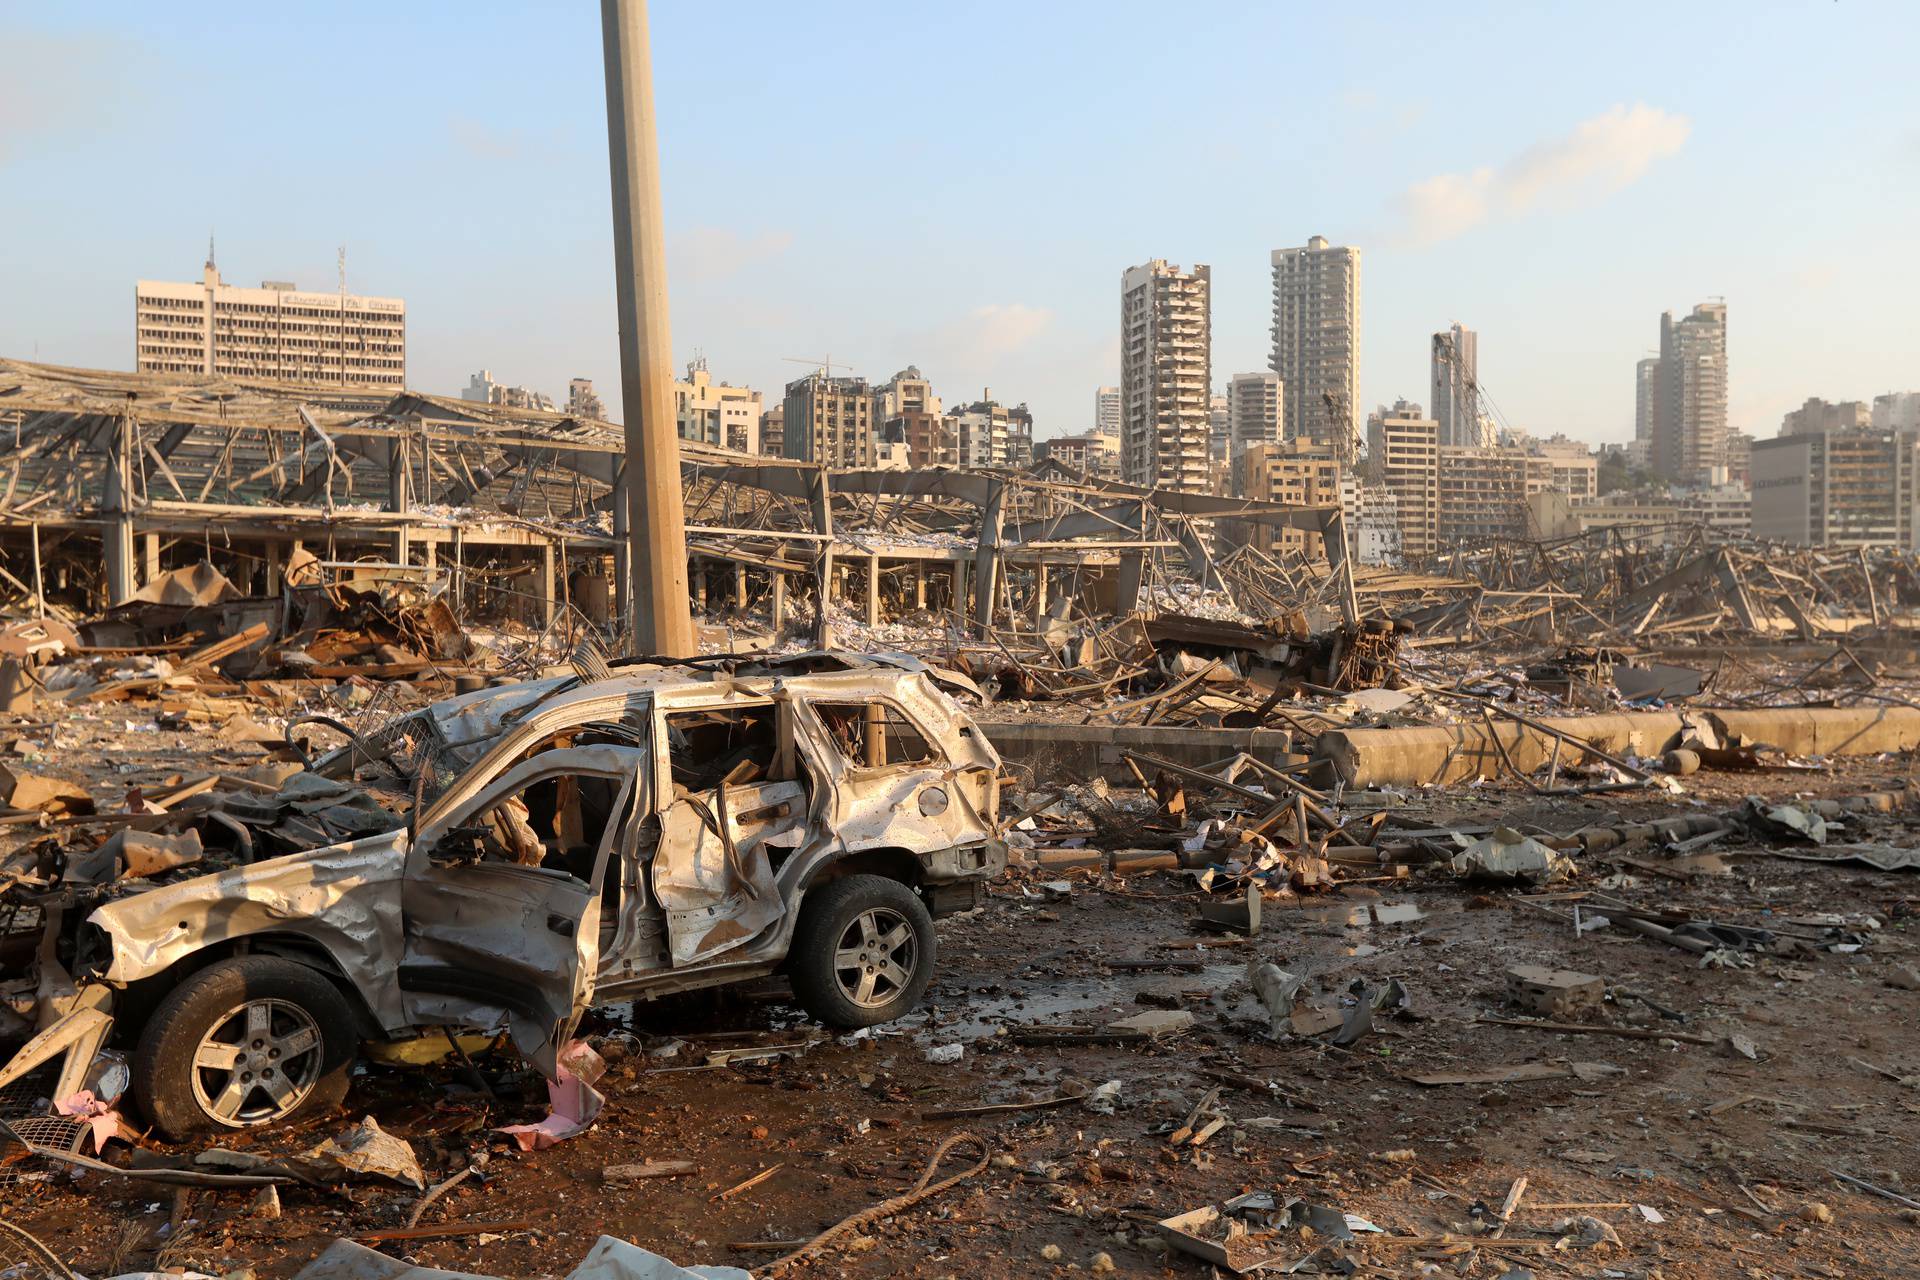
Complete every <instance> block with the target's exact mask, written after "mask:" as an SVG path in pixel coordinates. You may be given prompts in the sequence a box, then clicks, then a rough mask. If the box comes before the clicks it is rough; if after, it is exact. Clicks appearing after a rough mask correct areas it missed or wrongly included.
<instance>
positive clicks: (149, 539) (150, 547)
mask: <svg viewBox="0 0 1920 1280" xmlns="http://www.w3.org/2000/svg"><path fill="white" fill-rule="evenodd" d="M159 576H160V535H159V534H157V533H143V534H141V535H140V581H142V582H144V583H149V584H150V583H152V582H153V580H154V579H155V578H157V577H159Z"/></svg>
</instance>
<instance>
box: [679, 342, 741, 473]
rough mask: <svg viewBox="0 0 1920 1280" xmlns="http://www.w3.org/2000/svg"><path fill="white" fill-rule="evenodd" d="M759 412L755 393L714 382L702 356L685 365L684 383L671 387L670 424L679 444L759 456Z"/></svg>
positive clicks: (724, 383) (725, 383) (729, 384)
mask: <svg viewBox="0 0 1920 1280" xmlns="http://www.w3.org/2000/svg"><path fill="white" fill-rule="evenodd" d="M761 408H762V406H761V403H760V393H759V392H758V391H755V390H753V389H751V388H749V387H736V386H734V385H733V384H731V383H727V382H715V381H714V380H713V375H712V374H711V373H709V372H708V371H707V360H706V357H705V356H702V357H700V358H699V359H697V360H694V361H692V362H691V363H690V364H688V365H687V376H686V380H685V381H683V382H676V383H674V384H673V423H674V429H675V430H677V431H678V432H679V433H680V438H681V439H682V440H698V441H700V442H701V443H702V444H713V445H719V446H720V447H721V448H722V449H733V450H736V451H737V452H740V453H758V452H760V417H761Z"/></svg>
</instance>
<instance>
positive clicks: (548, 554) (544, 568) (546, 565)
mask: <svg viewBox="0 0 1920 1280" xmlns="http://www.w3.org/2000/svg"><path fill="white" fill-rule="evenodd" d="M553 615H554V585H553V544H552V543H551V542H549V543H545V544H544V545H542V546H541V548H540V625H541V626H552V625H553Z"/></svg>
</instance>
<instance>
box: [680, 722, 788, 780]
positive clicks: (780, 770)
mask: <svg viewBox="0 0 1920 1280" xmlns="http://www.w3.org/2000/svg"><path fill="white" fill-rule="evenodd" d="M779 715H780V709H779V708H778V707H777V706H775V705H774V704H771V703H761V704H758V705H754V706H745V707H713V708H710V709H707V710H703V711H681V712H675V713H672V714H670V715H668V716H667V718H666V720H667V762H668V764H669V765H670V766H671V768H672V770H673V780H674V782H676V783H677V784H679V785H680V786H682V787H685V788H686V789H687V790H688V791H692V792H700V791H711V790H713V789H714V788H715V787H717V786H719V785H720V784H721V783H722V782H725V783H726V784H727V785H728V786H744V785H748V784H751V783H756V782H782V781H786V780H788V779H791V778H793V777H794V776H795V774H794V768H793V753H792V751H791V750H787V751H782V750H781V749H780V741H779V739H780V734H779Z"/></svg>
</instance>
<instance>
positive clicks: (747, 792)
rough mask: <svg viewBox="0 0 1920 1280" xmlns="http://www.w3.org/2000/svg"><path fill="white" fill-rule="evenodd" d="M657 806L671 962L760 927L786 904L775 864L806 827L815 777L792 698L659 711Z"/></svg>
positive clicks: (747, 937)
mask: <svg viewBox="0 0 1920 1280" xmlns="http://www.w3.org/2000/svg"><path fill="white" fill-rule="evenodd" d="M658 714H659V716H660V722H659V725H658V726H657V728H656V731H655V732H656V741H659V742H661V743H663V744H664V749H663V751H662V752H661V756H662V759H661V760H660V762H659V767H660V768H661V769H662V770H664V773H665V777H664V778H663V779H662V781H661V785H663V786H664V787H665V788H666V791H665V792H664V794H666V795H669V796H671V797H672V799H671V800H670V801H669V802H668V804H667V805H666V806H665V808H664V809H663V811H662V813H661V819H660V843H659V846H658V848H657V849H656V851H655V854H654V859H653V868H652V882H653V890H654V896H655V898H656V899H657V900H658V902H659V903H660V907H661V909H662V910H663V911H664V912H665V914H666V925H667V945H668V953H669V960H670V963H671V964H672V966H673V967H675V968H682V967H685V966H689V965H694V964H699V963H702V962H704V961H707V960H709V959H712V958H713V957H715V956H718V955H721V954H723V953H725V952H727V951H731V950H733V949H734V948H736V947H739V946H741V945H743V944H745V943H748V942H750V941H752V940H753V939H754V938H756V937H759V936H760V935H762V934H764V933H765V932H766V930H767V929H768V928H769V927H770V926H771V925H773V924H774V923H775V922H777V921H778V920H779V919H780V918H781V916H782V915H784V914H785V912H786V903H785V900H784V898H783V896H782V894H781V892H780V889H779V886H778V885H777V884H776V883H775V880H774V872H775V869H776V868H777V866H778V864H779V863H780V862H781V861H782V860H784V859H785V858H787V857H789V856H791V854H792V852H793V850H794V849H795V847H796V846H797V845H799V844H800V842H801V841H802V840H803V839H804V837H805V833H806V831H807V829H808V818H809V808H810V804H811V799H812V796H813V794H814V786H813V780H812V777H811V775H810V773H808V771H807V767H806V766H805V764H804V763H803V762H802V761H801V760H800V759H799V757H798V755H797V754H796V752H795V751H794V747H793V733H792V714H793V712H792V703H791V702H790V701H789V700H788V699H787V698H785V697H780V698H778V699H769V698H758V697H744V698H743V697H739V696H737V695H736V696H732V697H729V698H727V699H726V700H725V701H717V700H712V701H708V702H706V703H705V704H700V703H695V704H692V705H688V704H685V703H682V704H679V705H669V706H664V707H662V708H661V709H660V710H659V712H658Z"/></svg>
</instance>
